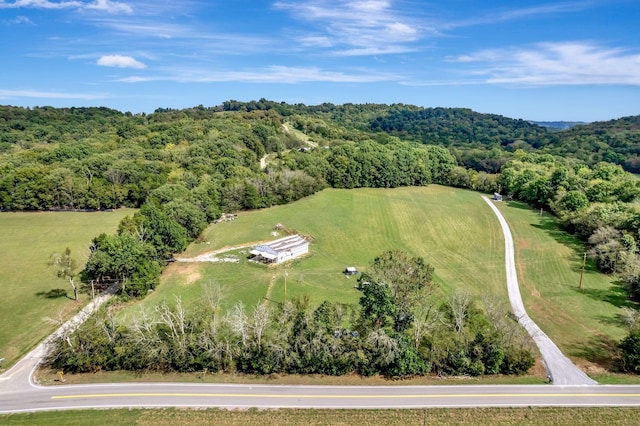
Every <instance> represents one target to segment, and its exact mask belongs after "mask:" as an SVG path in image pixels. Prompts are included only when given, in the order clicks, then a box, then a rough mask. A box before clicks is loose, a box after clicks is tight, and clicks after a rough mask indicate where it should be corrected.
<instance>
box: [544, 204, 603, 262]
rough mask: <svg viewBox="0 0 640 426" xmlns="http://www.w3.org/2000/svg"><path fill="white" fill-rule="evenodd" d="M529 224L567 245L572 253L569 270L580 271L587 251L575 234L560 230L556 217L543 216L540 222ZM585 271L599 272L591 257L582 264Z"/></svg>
mask: <svg viewBox="0 0 640 426" xmlns="http://www.w3.org/2000/svg"><path fill="white" fill-rule="evenodd" d="M531 226H533V227H534V228H537V229H540V230H541V231H544V232H545V233H546V234H548V235H549V236H550V237H551V238H553V239H554V240H556V241H557V242H558V243H559V244H562V245H563V246H565V247H569V248H570V249H571V250H572V251H573V254H572V255H571V258H570V261H571V270H572V271H574V272H580V271H581V270H582V262H583V260H584V254H585V253H586V251H587V248H586V247H585V245H584V243H583V242H582V241H580V240H579V239H578V238H577V237H576V236H575V235H572V234H570V233H569V232H566V231H564V230H562V228H561V227H560V224H559V223H558V222H557V221H556V219H554V218H552V217H549V216H544V217H542V218H541V219H540V223H534V224H532V225H531ZM584 272H585V273H601V272H600V270H599V269H598V267H597V266H596V263H595V262H594V261H593V259H590V258H589V257H587V259H586V263H585V266H584Z"/></svg>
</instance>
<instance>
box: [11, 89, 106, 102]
mask: <svg viewBox="0 0 640 426" xmlns="http://www.w3.org/2000/svg"><path fill="white" fill-rule="evenodd" d="M106 97H107V96H106V95H104V94H95V93H70V92H55V91H40V90H6V89H0V99H15V98H43V99H83V100H93V99H103V98H106Z"/></svg>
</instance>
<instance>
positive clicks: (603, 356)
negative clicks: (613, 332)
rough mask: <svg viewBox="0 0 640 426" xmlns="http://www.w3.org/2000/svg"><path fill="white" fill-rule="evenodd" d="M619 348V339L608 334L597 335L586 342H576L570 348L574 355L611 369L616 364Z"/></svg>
mask: <svg viewBox="0 0 640 426" xmlns="http://www.w3.org/2000/svg"><path fill="white" fill-rule="evenodd" d="M617 349H618V341H617V340H615V339H612V338H611V337H608V336H602V335H597V336H593V337H591V338H590V339H589V340H587V341H586V342H581V343H578V344H576V345H575V346H574V347H572V348H571V349H570V352H571V355H573V356H576V357H579V358H584V359H586V360H587V361H590V362H593V363H595V364H598V365H600V366H601V367H604V368H605V369H607V370H610V369H611V368H612V367H613V366H614V362H615V361H614V359H615V354H616V353H617Z"/></svg>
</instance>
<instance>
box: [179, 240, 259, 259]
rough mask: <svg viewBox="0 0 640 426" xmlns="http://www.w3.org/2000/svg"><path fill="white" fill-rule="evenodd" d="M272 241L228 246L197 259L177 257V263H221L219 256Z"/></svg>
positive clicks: (198, 256) (203, 254)
mask: <svg viewBox="0 0 640 426" xmlns="http://www.w3.org/2000/svg"><path fill="white" fill-rule="evenodd" d="M269 241H270V240H262V241H254V242H252V243H246V244H241V245H238V246H226V247H222V248H219V249H217V250H213V251H208V252H206V253H202V254H199V255H197V256H196V257H176V258H175V259H176V262H220V258H219V257H218V255H219V254H222V253H226V252H228V251H233V250H240V249H244V248H249V247H253V246H257V245H259V244H265V243H268V242H269Z"/></svg>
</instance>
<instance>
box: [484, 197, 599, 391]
mask: <svg viewBox="0 0 640 426" xmlns="http://www.w3.org/2000/svg"><path fill="white" fill-rule="evenodd" d="M482 198H484V200H485V201H486V202H487V204H489V206H491V209H493V211H494V213H495V214H496V216H498V220H499V221H500V226H502V232H503V234H504V257H505V264H506V268H507V288H508V290H509V300H510V301H511V308H512V309H513V313H514V314H515V316H516V317H517V318H518V321H519V322H520V324H522V326H523V327H524V328H525V329H526V330H527V332H528V333H529V334H530V335H531V337H532V338H533V340H534V341H535V342H536V345H537V346H538V349H539V350H540V354H541V355H542V359H543V360H544V363H545V366H546V368H547V375H548V376H549V377H550V378H551V379H552V380H553V384H555V385H595V384H597V382H596V381H594V380H592V379H591V378H589V376H587V375H586V374H585V373H584V372H583V371H582V370H580V369H579V368H578V367H576V366H575V364H574V363H573V362H571V360H570V359H569V358H567V357H566V356H564V354H563V353H562V352H561V351H560V349H558V347H557V346H556V344H555V343H553V341H552V340H551V339H550V338H549V336H547V335H546V334H545V333H544V331H542V330H541V329H540V327H538V325H537V324H536V323H535V322H533V320H532V319H531V318H529V315H527V312H526V311H525V309H524V305H523V303H522V297H521V295H520V287H519V286H518V275H517V273H516V264H515V253H514V250H513V238H512V236H511V230H510V229H509V225H508V224H507V221H506V220H505V219H504V217H503V216H502V213H500V210H498V208H497V207H496V206H495V205H494V204H493V202H492V201H491V200H489V198H487V197H484V196H483V197H482Z"/></svg>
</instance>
